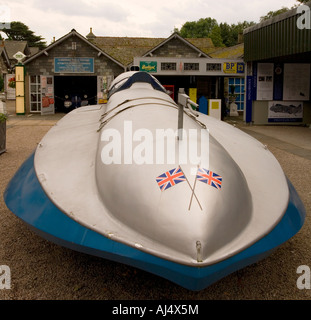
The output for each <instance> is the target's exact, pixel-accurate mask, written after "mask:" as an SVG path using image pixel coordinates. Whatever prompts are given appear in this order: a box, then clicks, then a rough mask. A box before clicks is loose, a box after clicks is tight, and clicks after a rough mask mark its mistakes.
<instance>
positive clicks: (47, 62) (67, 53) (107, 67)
mask: <svg viewBox="0 0 311 320" xmlns="http://www.w3.org/2000/svg"><path fill="white" fill-rule="evenodd" d="M73 42H75V43H76V45H75V46H76V49H75V50H73V49H72V46H73V44H72V43H73ZM46 53H47V54H42V55H41V56H39V57H38V58H36V59H34V60H32V61H30V62H29V63H27V64H26V75H62V74H59V73H55V72H54V58H58V57H73V58H74V57H87V58H94V73H83V75H85V76H88V75H89V76H90V75H93V76H94V75H97V76H113V77H116V76H118V75H119V74H121V73H122V72H124V68H122V67H121V66H119V65H118V64H116V63H115V62H114V61H112V60H111V59H109V58H108V57H106V56H105V55H103V54H101V55H100V56H98V54H99V51H98V50H96V49H95V48H93V47H92V46H91V45H88V44H87V43H86V42H85V41H83V40H81V39H80V38H78V37H76V36H71V37H69V38H68V39H66V40H65V41H63V42H61V43H60V44H59V45H56V46H55V47H53V48H51V49H49V50H48V51H47V52H46ZM66 75H67V76H70V75H71V76H75V75H77V74H76V73H66ZM79 75H82V74H79Z"/></svg>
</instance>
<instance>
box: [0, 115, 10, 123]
mask: <svg viewBox="0 0 311 320" xmlns="http://www.w3.org/2000/svg"><path fill="white" fill-rule="evenodd" d="M7 119H8V116H7V115H6V114H4V113H0V123H1V122H4V121H6V120H7Z"/></svg>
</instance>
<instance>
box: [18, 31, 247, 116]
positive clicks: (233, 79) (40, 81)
mask: <svg viewBox="0 0 311 320" xmlns="http://www.w3.org/2000/svg"><path fill="white" fill-rule="evenodd" d="M242 57H243V45H242V44H241V45H239V46H236V47H234V48H232V49H230V48H220V49H219V48H215V47H214V45H213V43H212V41H211V39H208V38H207V39H184V38H182V37H181V36H180V35H179V34H177V33H173V34H172V35H171V36H170V37H168V38H134V37H122V38H120V37H97V36H95V35H94V33H93V31H92V29H91V30H90V33H89V34H88V35H87V36H86V37H84V36H82V35H81V34H79V33H78V32H77V31H76V30H74V29H73V30H71V31H70V32H69V33H68V34H66V35H65V36H63V37H61V38H60V39H58V40H56V41H54V42H53V43H52V44H51V45H49V46H48V47H47V48H45V49H44V50H41V51H39V52H37V53H35V54H32V55H31V56H27V58H26V60H24V62H23V64H24V67H25V113H41V114H48V113H54V112H67V111H70V110H71V109H72V108H73V107H74V106H76V105H77V104H78V105H81V103H82V101H83V100H84V99H85V97H86V99H87V101H88V103H89V104H100V103H103V102H105V101H106V100H105V99H106V89H107V88H108V87H109V84H110V83H111V81H112V80H113V79H114V78H115V77H116V76H118V75H119V74H121V73H122V72H124V71H127V70H130V69H131V67H133V66H138V67H139V69H140V70H143V71H147V72H150V73H152V74H153V75H154V76H155V77H156V78H158V79H159V80H160V82H161V83H162V84H163V85H164V86H166V88H167V90H168V91H169V92H170V94H171V96H172V97H173V98H174V99H175V100H176V101H177V96H178V91H179V90H180V89H182V90H184V91H185V92H186V93H187V94H189V95H190V96H191V99H192V100H193V101H197V102H200V103H201V101H202V103H201V104H200V105H201V106H203V105H204V106H203V107H202V108H203V109H202V108H201V110H200V111H202V112H205V113H207V112H208V110H207V109H206V103H207V104H208V101H210V100H215V99H216V100H218V101H219V102H220V104H219V110H221V107H222V110H223V111H226V109H228V108H229V96H230V92H231V91H232V88H233V89H234V90H233V92H232V93H234V96H235V102H236V104H237V106H238V109H239V110H240V111H243V109H244V62H243V58H242ZM229 89H230V90H229ZM70 100H71V102H72V105H71V109H70V108H67V107H66V106H67V105H68V104H70V102H68V101H70Z"/></svg>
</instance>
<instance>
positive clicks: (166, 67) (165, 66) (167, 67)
mask: <svg viewBox="0 0 311 320" xmlns="http://www.w3.org/2000/svg"><path fill="white" fill-rule="evenodd" d="M161 70H163V71H172V70H176V63H175V62H162V63H161Z"/></svg>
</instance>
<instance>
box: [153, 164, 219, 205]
mask: <svg viewBox="0 0 311 320" xmlns="http://www.w3.org/2000/svg"><path fill="white" fill-rule="evenodd" d="M197 180H198V181H201V182H203V183H206V184H208V185H210V186H212V187H214V188H216V189H218V190H220V189H221V185H222V177H221V176H220V175H218V174H217V173H215V172H212V171H210V170H207V169H204V168H200V167H199V166H198V169H197V173H196V178H195V181H194V185H193V187H191V185H190V182H189V180H188V179H187V177H186V175H185V174H184V172H183V170H182V169H181V167H180V166H178V167H177V168H175V169H172V170H169V171H167V172H164V173H163V174H161V175H160V176H158V177H157V178H156V181H157V183H158V186H159V188H160V189H161V191H165V190H167V189H169V188H171V187H173V186H175V185H176V184H178V183H181V182H184V181H187V183H188V185H189V187H190V189H191V191H192V194H191V199H190V203H189V209H188V210H190V208H191V204H192V199H193V197H195V198H196V200H197V202H198V204H199V206H200V208H201V210H203V209H202V206H201V204H200V201H199V199H198V198H197V196H196V194H195V192H194V191H195V187H196V182H197Z"/></svg>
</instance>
